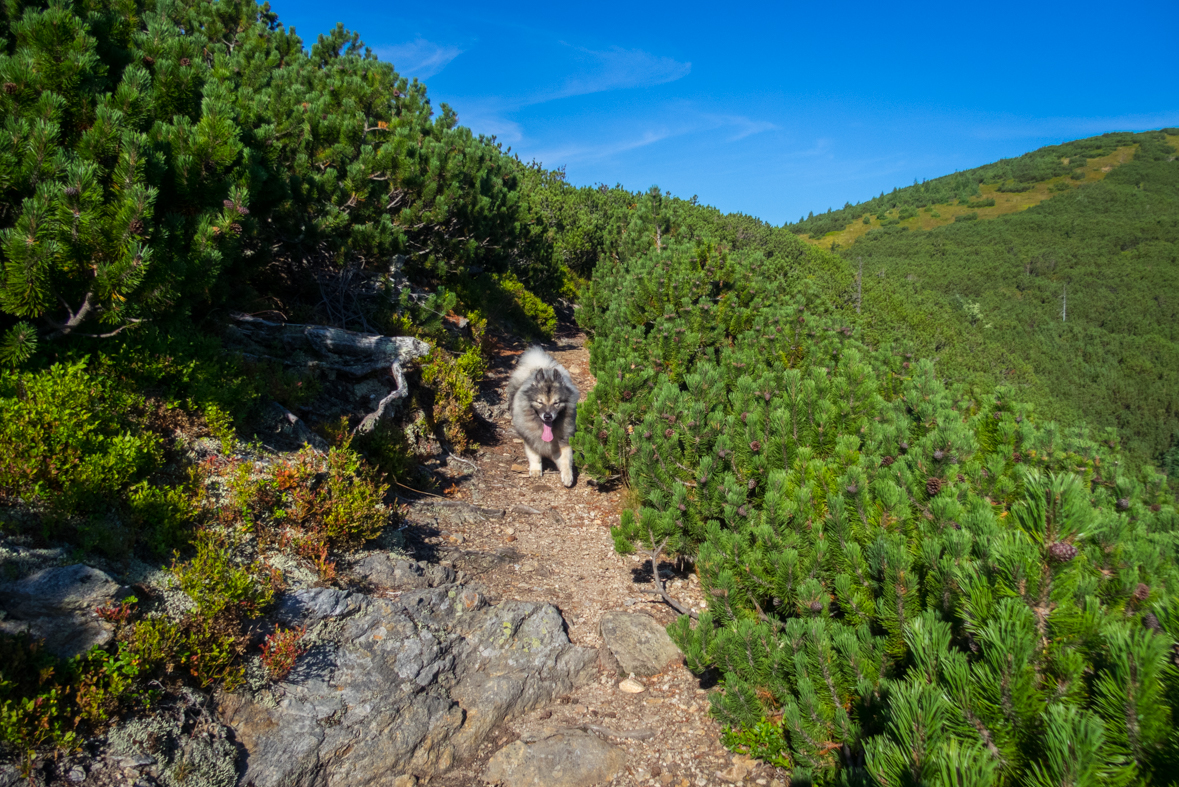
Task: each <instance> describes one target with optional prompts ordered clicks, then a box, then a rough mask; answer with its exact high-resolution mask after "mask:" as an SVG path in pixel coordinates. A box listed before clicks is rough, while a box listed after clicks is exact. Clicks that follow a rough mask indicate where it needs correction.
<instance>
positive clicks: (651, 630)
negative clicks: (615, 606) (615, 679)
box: [601, 610, 683, 675]
mask: <svg viewBox="0 0 1179 787" xmlns="http://www.w3.org/2000/svg"><path fill="white" fill-rule="evenodd" d="M601 631H602V641H603V642H604V643H605V646H606V649H607V650H608V651H610V655H612V656H613V657H614V659H615V660H616V661H617V662H618V666H619V668H620V670H621V672H622V674H624V675H629V674H632V673H633V674H635V675H657V674H659V673H660V672H662V671H663V670H664V669H665V668H666V667H667V665H668V664H670V663H672V662H673V661H676V660H678V659H681V658H683V656H682V655H681V653H680V650H679V648H677V647H676V646H675V643H674V642H672V641H671V637H669V636H667V630H666V629H665V628H663V626H661V625H659V622H658V621H656V620H655V619H654V618H651V617H650V616H648V615H642V614H637V613H633V612H620V611H617V610H614V611H611V612H607V613H606V614H604V615H602V623H601Z"/></svg>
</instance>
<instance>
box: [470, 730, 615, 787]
mask: <svg viewBox="0 0 1179 787" xmlns="http://www.w3.org/2000/svg"><path fill="white" fill-rule="evenodd" d="M625 766H626V753H625V752H624V751H623V750H622V749H621V748H619V747H618V746H614V745H613V744H610V743H606V741H604V740H602V739H601V738H599V737H598V736H596V735H593V734H592V733H588V732H583V731H581V730H563V731H561V732H557V733H555V734H554V735H552V736H550V737H548V738H545V739H543V740H539V741H536V742H535V743H524V742H523V741H515V742H513V743H510V744H508V745H507V746H505V747H503V748H502V749H500V750H499V751H497V752H496V753H495V754H494V755H492V757H491V759H490V760H489V761H488V763H487V768H486V769H484V771H483V774H482V778H483V780H484V781H486V782H490V783H492V784H502V785H504V787H590V785H594V784H603V783H605V782H608V781H610V780H611V779H613V778H614V777H615V776H616V775H617V774H618V773H619V772H620V771H621V770H622V769H623V768H624V767H625Z"/></svg>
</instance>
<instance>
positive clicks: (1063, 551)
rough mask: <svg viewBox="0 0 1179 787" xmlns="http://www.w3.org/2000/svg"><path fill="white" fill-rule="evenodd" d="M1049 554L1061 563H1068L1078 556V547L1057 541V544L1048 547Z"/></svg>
mask: <svg viewBox="0 0 1179 787" xmlns="http://www.w3.org/2000/svg"><path fill="white" fill-rule="evenodd" d="M1048 555H1049V556H1050V557H1051V558H1052V559H1053V560H1055V561H1057V562H1059V563H1067V562H1069V561H1070V560H1072V559H1073V558H1074V557H1076V556H1077V548H1076V547H1075V546H1073V545H1072V544H1066V543H1065V542H1063V541H1057V542H1056V543H1055V544H1053V545H1052V546H1050V547H1048Z"/></svg>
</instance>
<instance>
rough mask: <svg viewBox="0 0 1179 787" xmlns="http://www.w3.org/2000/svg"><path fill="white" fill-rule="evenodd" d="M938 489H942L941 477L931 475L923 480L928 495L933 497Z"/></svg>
mask: <svg viewBox="0 0 1179 787" xmlns="http://www.w3.org/2000/svg"><path fill="white" fill-rule="evenodd" d="M940 491H942V479H940V478H937V477H933V478H930V479H929V480H928V481H926V482H925V492H926V493H927V494H928V495H929V496H930V497H933V496H934V495H936V494H937V493H938V492H940Z"/></svg>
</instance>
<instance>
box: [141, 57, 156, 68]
mask: <svg viewBox="0 0 1179 787" xmlns="http://www.w3.org/2000/svg"><path fill="white" fill-rule="evenodd" d="M155 62H156V59H155V58H154V57H152V56H151V55H144V56H143V64H144V65H145V66H152V65H155Z"/></svg>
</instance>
